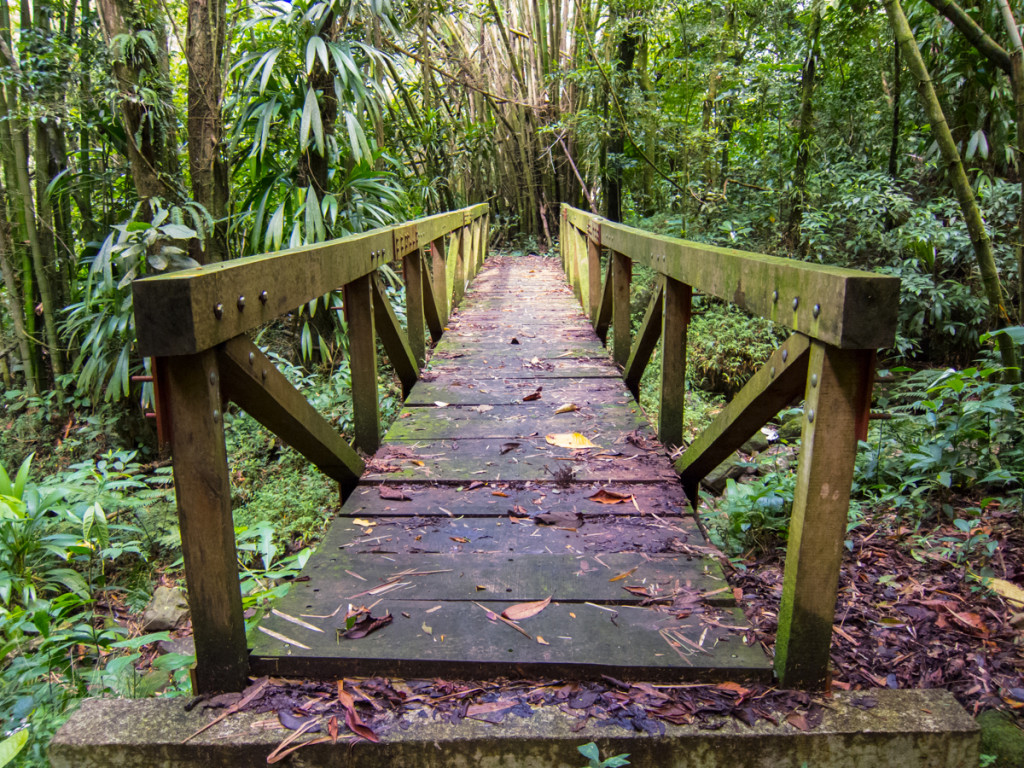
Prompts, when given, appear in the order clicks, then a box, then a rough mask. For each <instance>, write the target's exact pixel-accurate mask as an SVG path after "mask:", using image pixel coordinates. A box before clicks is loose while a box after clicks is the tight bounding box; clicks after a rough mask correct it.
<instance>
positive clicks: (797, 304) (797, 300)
mask: <svg viewBox="0 0 1024 768" xmlns="http://www.w3.org/2000/svg"><path fill="white" fill-rule="evenodd" d="M799 306H800V297H799V296H797V297H796V298H794V299H793V310H794V311H796V308H797V307H799Z"/></svg>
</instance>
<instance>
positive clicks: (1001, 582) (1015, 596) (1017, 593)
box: [988, 579, 1024, 608]
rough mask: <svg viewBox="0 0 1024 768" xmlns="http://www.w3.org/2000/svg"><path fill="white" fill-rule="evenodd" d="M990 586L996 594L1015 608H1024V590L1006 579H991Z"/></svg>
mask: <svg viewBox="0 0 1024 768" xmlns="http://www.w3.org/2000/svg"><path fill="white" fill-rule="evenodd" d="M988 586H989V588H990V589H992V590H993V591H994V592H996V593H998V594H1000V595H1002V596H1003V597H1005V598H1006V601H1007V602H1008V603H1010V605H1011V606H1012V607H1014V608H1024V589H1021V588H1020V587H1018V586H1017V585H1016V584H1014V583H1013V582H1011V581H1006V579H989V581H988Z"/></svg>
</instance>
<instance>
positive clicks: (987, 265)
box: [883, 0, 1019, 380]
mask: <svg viewBox="0 0 1024 768" xmlns="http://www.w3.org/2000/svg"><path fill="white" fill-rule="evenodd" d="M883 4H884V6H885V12H886V13H887V14H888V16H889V22H890V23H891V24H892V28H893V31H894V32H895V34H896V39H897V40H898V41H899V43H900V46H901V47H902V49H903V55H904V57H905V58H906V60H907V68H908V69H909V70H910V72H911V74H912V75H913V76H914V79H915V80H916V81H917V90H918V93H919V94H920V96H921V101H922V102H923V103H924V110H925V114H926V115H927V116H928V122H929V123H930V125H931V128H932V135H933V136H934V137H935V141H936V143H937V144H938V146H939V152H940V153H941V155H942V159H943V161H944V162H945V163H946V165H947V171H948V174H949V180H950V184H951V185H952V186H953V190H954V192H955V193H956V196H957V200H958V201H959V203H960V210H961V211H962V212H963V215H964V223H965V224H966V225H967V231H968V233H969V234H970V237H971V244H972V245H973V246H974V255H975V258H976V259H977V262H978V270H979V272H980V273H981V281H982V285H983V286H984V290H985V298H987V299H988V304H989V313H990V315H989V319H990V321H991V322H992V324H993V325H994V326H995V327H998V328H1001V327H1004V326H1005V325H1007V322H1008V321H1009V316H1008V314H1007V312H1006V307H1005V305H1004V304H1003V287H1002V285H1001V283H1000V281H999V271H998V269H997V268H996V260H995V254H994V253H993V251H992V241H991V240H989V236H988V231H987V230H986V227H985V222H984V220H983V219H982V217H981V210H980V209H979V208H978V202H977V200H976V199H975V197H974V190H973V189H972V188H971V184H970V181H969V180H968V178H967V173H966V172H965V171H964V166H963V162H962V161H961V159H960V152H959V151H958V150H957V148H956V143H955V142H954V141H953V135H952V133H950V130H949V126H948V125H947V124H946V116H945V114H944V113H943V111H942V105H941V104H940V103H939V97H938V95H937V94H936V93H935V88H934V86H933V85H932V81H931V76H930V75H929V74H928V68H927V67H926V66H925V63H924V58H923V57H922V56H921V51H920V50H918V47H917V41H916V40H914V33H913V31H912V30H911V29H910V24H909V22H908V21H907V17H906V15H905V14H904V13H903V8H902V6H901V5H900V3H899V0H883ZM996 338H997V339H998V344H999V352H1000V356H1001V357H1002V361H1003V364H1004V365H1005V366H1006V367H1007V368H1009V369H1013V370H1017V369H1018V368H1019V363H1018V357H1017V349H1016V346H1015V345H1014V343H1013V340H1012V339H1010V337H1009V336H1008V335H1007V334H1005V333H1001V334H999V336H997V337H996ZM1016 378H1017V379H1018V380H1019V370H1017V374H1016Z"/></svg>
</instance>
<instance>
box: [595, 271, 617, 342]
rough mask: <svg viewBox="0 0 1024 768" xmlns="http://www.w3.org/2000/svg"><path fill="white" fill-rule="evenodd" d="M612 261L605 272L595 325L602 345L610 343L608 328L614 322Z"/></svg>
mask: <svg viewBox="0 0 1024 768" xmlns="http://www.w3.org/2000/svg"><path fill="white" fill-rule="evenodd" d="M612 289H613V285H612V260H611V259H608V268H607V269H606V270H605V275H604V287H603V288H602V289H601V303H600V304H599V305H598V308H597V321H596V322H595V323H594V333H595V334H597V338H599V339H600V340H601V343H602V344H607V342H608V326H609V325H611V322H612V301H613V292H612Z"/></svg>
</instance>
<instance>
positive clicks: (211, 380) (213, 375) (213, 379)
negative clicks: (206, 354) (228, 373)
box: [210, 371, 217, 385]
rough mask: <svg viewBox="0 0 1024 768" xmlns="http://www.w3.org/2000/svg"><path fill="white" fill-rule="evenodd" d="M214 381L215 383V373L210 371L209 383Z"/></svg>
mask: <svg viewBox="0 0 1024 768" xmlns="http://www.w3.org/2000/svg"><path fill="white" fill-rule="evenodd" d="M216 383H217V374H216V373H214V372H213V371H210V384H211V385H213V384H216Z"/></svg>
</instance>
